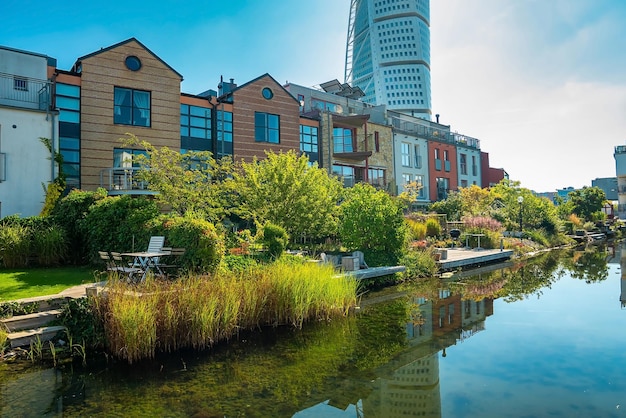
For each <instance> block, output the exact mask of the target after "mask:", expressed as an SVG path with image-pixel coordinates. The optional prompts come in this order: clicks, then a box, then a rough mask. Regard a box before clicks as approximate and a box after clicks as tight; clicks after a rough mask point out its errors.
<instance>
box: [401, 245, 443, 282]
mask: <svg viewBox="0 0 626 418" xmlns="http://www.w3.org/2000/svg"><path fill="white" fill-rule="evenodd" d="M402 265H403V266H405V267H406V270H405V271H404V272H403V273H402V277H403V278H404V279H418V278H423V277H433V276H435V274H437V269H438V267H437V262H436V261H435V258H434V257H433V250H432V249H425V250H421V249H412V250H409V251H408V252H407V253H406V255H405V256H404V257H402Z"/></svg>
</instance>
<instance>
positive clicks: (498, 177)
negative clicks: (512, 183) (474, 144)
mask: <svg viewBox="0 0 626 418" xmlns="http://www.w3.org/2000/svg"><path fill="white" fill-rule="evenodd" d="M480 166H481V175H482V187H491V186H495V185H496V184H498V183H500V182H501V181H502V180H504V179H507V180H508V178H509V173H507V172H506V171H505V170H504V169H503V168H493V167H491V166H490V165H489V153H488V152H484V151H481V153H480Z"/></svg>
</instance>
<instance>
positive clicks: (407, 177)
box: [402, 173, 411, 184]
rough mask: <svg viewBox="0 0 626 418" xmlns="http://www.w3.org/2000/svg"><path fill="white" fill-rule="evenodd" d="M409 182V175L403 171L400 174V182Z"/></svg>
mask: <svg viewBox="0 0 626 418" xmlns="http://www.w3.org/2000/svg"><path fill="white" fill-rule="evenodd" d="M410 182H411V175H410V174H406V173H403V174H402V184H409V183H410Z"/></svg>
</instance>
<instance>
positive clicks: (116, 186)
mask: <svg viewBox="0 0 626 418" xmlns="http://www.w3.org/2000/svg"><path fill="white" fill-rule="evenodd" d="M139 170H140V168H139V167H114V168H105V169H103V170H100V187H103V188H104V189H106V191H107V192H109V194H133V192H139V194H155V193H156V192H153V191H150V190H148V185H147V183H146V182H144V181H140V180H138V179H137V176H136V173H137V172H138V171H139Z"/></svg>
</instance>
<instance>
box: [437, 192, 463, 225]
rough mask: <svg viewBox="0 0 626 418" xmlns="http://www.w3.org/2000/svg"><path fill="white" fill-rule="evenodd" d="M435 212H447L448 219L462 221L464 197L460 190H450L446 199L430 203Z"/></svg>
mask: <svg viewBox="0 0 626 418" xmlns="http://www.w3.org/2000/svg"><path fill="white" fill-rule="evenodd" d="M430 210H431V211H433V212H435V213H440V214H445V215H446V219H447V220H448V221H460V220H461V217H462V216H463V199H462V197H461V194H460V193H459V192H454V191H452V192H450V193H449V194H448V197H447V198H446V199H445V200H439V201H437V202H434V203H433V204H432V205H430Z"/></svg>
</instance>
